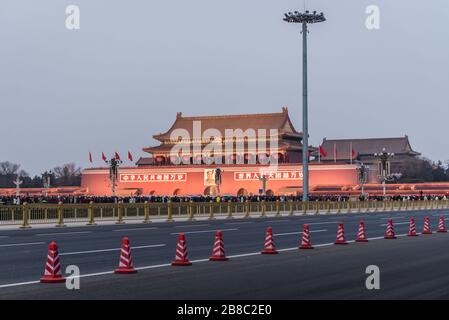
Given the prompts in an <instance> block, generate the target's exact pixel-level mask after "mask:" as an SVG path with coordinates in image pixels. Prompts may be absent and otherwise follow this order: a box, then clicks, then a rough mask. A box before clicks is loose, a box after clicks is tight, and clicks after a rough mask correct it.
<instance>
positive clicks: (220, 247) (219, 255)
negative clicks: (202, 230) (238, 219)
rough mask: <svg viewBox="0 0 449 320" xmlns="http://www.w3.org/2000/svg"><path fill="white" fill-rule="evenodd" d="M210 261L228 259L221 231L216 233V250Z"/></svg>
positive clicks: (214, 249) (213, 250)
mask: <svg viewBox="0 0 449 320" xmlns="http://www.w3.org/2000/svg"><path fill="white" fill-rule="evenodd" d="M209 260H210V261H226V260H228V258H227V257H226V254H225V251H224V242H223V234H222V233H221V231H220V230H218V231H217V232H216V233H215V242H214V248H213V249H212V256H211V257H210V258H209Z"/></svg>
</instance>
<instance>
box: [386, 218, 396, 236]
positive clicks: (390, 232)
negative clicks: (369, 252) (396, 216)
mask: <svg viewBox="0 0 449 320" xmlns="http://www.w3.org/2000/svg"><path fill="white" fill-rule="evenodd" d="M384 238H385V239H396V236H395V234H394V226H393V219H388V222H387V232H386V233H385V237H384Z"/></svg>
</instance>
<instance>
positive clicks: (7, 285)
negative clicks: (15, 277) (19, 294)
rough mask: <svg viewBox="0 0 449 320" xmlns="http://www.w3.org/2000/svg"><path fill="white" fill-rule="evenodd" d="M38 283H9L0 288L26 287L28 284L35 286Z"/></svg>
mask: <svg viewBox="0 0 449 320" xmlns="http://www.w3.org/2000/svg"><path fill="white" fill-rule="evenodd" d="M39 282H40V281H28V282H18V283H9V284H2V285H0V288H10V287H19V286H26V285H29V284H36V283H39Z"/></svg>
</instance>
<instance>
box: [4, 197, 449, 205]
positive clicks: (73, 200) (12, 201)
mask: <svg viewBox="0 0 449 320" xmlns="http://www.w3.org/2000/svg"><path fill="white" fill-rule="evenodd" d="M351 199H355V200H360V201H367V200H371V201H383V200H395V201H400V200H402V201H405V200H410V201H417V200H447V197H446V195H441V196H435V195H419V196H418V195H417V196H401V195H395V196H387V197H383V196H378V195H376V196H359V197H350V196H345V195H319V196H317V195H310V196H309V201H350V200H351ZM277 200H279V201H281V202H285V201H301V200H302V196H301V195H299V196H294V195H286V196H261V195H251V196H186V197H181V196H130V197H118V196H88V195H83V196H72V195H70V196H34V195H33V196H19V197H16V196H0V205H21V204H24V203H50V204H58V203H67V204H82V203H90V202H93V203H144V202H145V201H148V202H151V203H167V202H169V201H170V202H190V201H192V202H211V201H212V202H227V201H231V202H246V201H249V202H259V201H277Z"/></svg>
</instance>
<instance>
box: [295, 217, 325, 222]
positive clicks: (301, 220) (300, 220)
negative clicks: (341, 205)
mask: <svg viewBox="0 0 449 320" xmlns="http://www.w3.org/2000/svg"><path fill="white" fill-rule="evenodd" d="M317 220H323V219H321V218H308V219H298V222H303V221H317Z"/></svg>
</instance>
